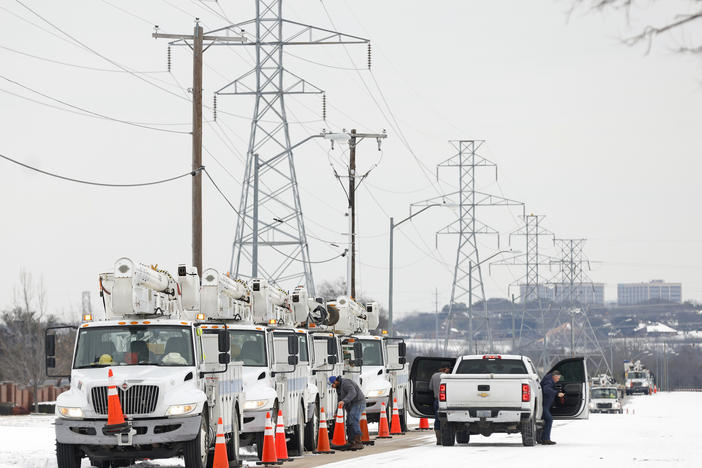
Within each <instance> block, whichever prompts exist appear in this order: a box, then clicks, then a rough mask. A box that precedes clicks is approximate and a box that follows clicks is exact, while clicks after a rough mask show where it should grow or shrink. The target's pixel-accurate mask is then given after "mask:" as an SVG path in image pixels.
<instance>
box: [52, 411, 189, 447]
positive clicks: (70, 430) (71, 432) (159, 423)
mask: <svg viewBox="0 0 702 468" xmlns="http://www.w3.org/2000/svg"><path fill="white" fill-rule="evenodd" d="M106 423H107V421H77V420H71V419H63V418H56V420H55V423H54V425H55V427H56V441H57V442H60V443H62V444H79V445H117V437H116V436H114V435H105V434H103V433H102V428H103V427H105V424H106ZM131 423H132V428H133V429H135V430H136V434H135V435H134V436H133V438H132V445H148V444H162V443H168V442H185V441H188V440H193V439H194V438H195V436H197V433H198V431H199V430H200V415H197V416H189V417H185V418H173V419H169V418H163V419H134V420H132V421H131Z"/></svg>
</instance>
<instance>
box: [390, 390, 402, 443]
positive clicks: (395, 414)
mask: <svg viewBox="0 0 702 468" xmlns="http://www.w3.org/2000/svg"><path fill="white" fill-rule="evenodd" d="M392 401H393V405H392V424H391V425H390V434H402V433H403V432H402V424H400V411H399V410H398V409H397V398H393V399H392Z"/></svg>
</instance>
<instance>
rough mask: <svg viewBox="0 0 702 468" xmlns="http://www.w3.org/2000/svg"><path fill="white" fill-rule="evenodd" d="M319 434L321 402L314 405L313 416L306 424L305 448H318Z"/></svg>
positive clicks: (308, 449)
mask: <svg viewBox="0 0 702 468" xmlns="http://www.w3.org/2000/svg"><path fill="white" fill-rule="evenodd" d="M318 434H319V404H315V405H314V411H312V418H311V419H310V421H309V422H308V423H307V425H306V426H305V450H307V451H308V452H312V451H314V450H317V435H318Z"/></svg>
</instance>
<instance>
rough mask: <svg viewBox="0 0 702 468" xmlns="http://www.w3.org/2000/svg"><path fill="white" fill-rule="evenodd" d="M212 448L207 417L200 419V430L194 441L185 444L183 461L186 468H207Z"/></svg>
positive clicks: (204, 415) (203, 416)
mask: <svg viewBox="0 0 702 468" xmlns="http://www.w3.org/2000/svg"><path fill="white" fill-rule="evenodd" d="M209 447H210V430H209V426H208V421H207V415H206V414H204V413H203V415H202V416H201V418H200V430H199V431H198V433H197V436H195V438H194V439H193V440H190V441H188V442H186V443H185V448H184V449H183V459H184V460H185V468H207V458H208V453H207V452H208V450H209Z"/></svg>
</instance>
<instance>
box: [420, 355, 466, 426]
mask: <svg viewBox="0 0 702 468" xmlns="http://www.w3.org/2000/svg"><path fill="white" fill-rule="evenodd" d="M455 363H456V358H448V357H416V358H414V361H413V362H412V368H411V370H410V376H409V384H410V405H409V409H410V414H411V415H412V416H414V417H417V418H433V417H434V393H433V392H432V390H431V388H429V380H431V376H432V375H434V374H435V373H436V372H437V371H438V370H439V369H441V368H442V367H448V368H449V369H453V365H454V364H455Z"/></svg>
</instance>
